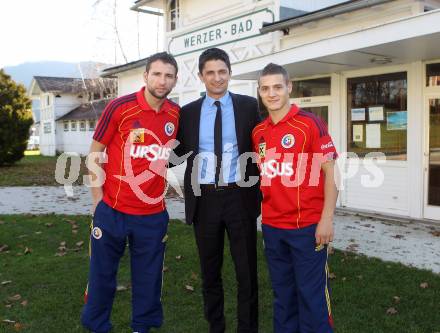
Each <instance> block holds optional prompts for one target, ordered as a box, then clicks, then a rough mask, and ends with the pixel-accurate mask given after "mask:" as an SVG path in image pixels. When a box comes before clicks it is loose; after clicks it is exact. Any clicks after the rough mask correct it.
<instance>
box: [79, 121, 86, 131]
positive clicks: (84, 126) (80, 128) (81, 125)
mask: <svg viewBox="0 0 440 333" xmlns="http://www.w3.org/2000/svg"><path fill="white" fill-rule="evenodd" d="M79 130H80V131H81V132H84V131H85V130H86V121H85V120H81V121H80V122H79Z"/></svg>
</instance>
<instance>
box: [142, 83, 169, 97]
mask: <svg viewBox="0 0 440 333" xmlns="http://www.w3.org/2000/svg"><path fill="white" fill-rule="evenodd" d="M147 90H148V92H149V93H150V94H151V95H152V96H153V97H155V98H157V99H164V98H165V97H167V96H168V95H169V93H170V92H171V90H168V91H166V92H165V93H163V94H162V95H158V94H156V92H155V91H154V89H152V88H150V87H149V86H148V85H147Z"/></svg>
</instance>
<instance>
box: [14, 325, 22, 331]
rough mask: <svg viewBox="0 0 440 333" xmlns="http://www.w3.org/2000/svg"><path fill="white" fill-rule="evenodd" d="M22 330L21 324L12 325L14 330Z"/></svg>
mask: <svg viewBox="0 0 440 333" xmlns="http://www.w3.org/2000/svg"><path fill="white" fill-rule="evenodd" d="M23 328H24V326H23V324H22V323H15V324H14V330H16V331H21V330H22V329H23Z"/></svg>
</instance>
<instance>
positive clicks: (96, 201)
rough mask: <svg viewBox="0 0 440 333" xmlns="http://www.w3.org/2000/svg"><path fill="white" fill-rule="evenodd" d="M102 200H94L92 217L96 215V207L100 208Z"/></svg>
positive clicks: (91, 210) (91, 211)
mask: <svg viewBox="0 0 440 333" xmlns="http://www.w3.org/2000/svg"><path fill="white" fill-rule="evenodd" d="M101 200H102V198H101V199H99V200H95V199H94V200H93V204H92V208H91V209H90V213H91V214H92V216H93V215H95V210H96V206H98V203H99V202H100V201H101Z"/></svg>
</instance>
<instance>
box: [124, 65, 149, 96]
mask: <svg viewBox="0 0 440 333" xmlns="http://www.w3.org/2000/svg"><path fill="white" fill-rule="evenodd" d="M144 72H145V68H144V67H143V66H142V67H139V68H135V69H132V70H129V71H126V72H122V73H119V74H118V96H123V95H127V94H131V93H133V92H136V91H138V90H139V89H140V88H141V87H143V86H144V85H145V83H144V80H143V73H144Z"/></svg>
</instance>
